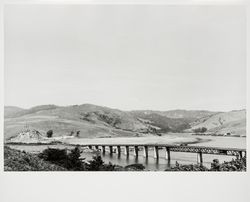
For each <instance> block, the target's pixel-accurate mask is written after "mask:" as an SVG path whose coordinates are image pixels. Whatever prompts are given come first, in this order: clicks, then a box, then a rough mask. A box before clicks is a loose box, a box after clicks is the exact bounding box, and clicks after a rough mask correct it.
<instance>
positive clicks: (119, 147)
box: [117, 146, 121, 156]
mask: <svg viewBox="0 0 250 202" xmlns="http://www.w3.org/2000/svg"><path fill="white" fill-rule="evenodd" d="M117 154H118V156H120V155H121V146H117Z"/></svg>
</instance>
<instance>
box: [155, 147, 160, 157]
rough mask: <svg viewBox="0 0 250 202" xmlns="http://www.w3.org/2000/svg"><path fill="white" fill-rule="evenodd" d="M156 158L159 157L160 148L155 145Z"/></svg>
mask: <svg viewBox="0 0 250 202" xmlns="http://www.w3.org/2000/svg"><path fill="white" fill-rule="evenodd" d="M154 158H155V159H158V158H159V149H158V146H154Z"/></svg>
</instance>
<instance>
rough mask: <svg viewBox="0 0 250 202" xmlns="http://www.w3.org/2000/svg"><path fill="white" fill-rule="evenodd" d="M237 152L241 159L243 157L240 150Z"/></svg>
mask: <svg viewBox="0 0 250 202" xmlns="http://www.w3.org/2000/svg"><path fill="white" fill-rule="evenodd" d="M239 154H240V159H242V157H243V154H242V151H239Z"/></svg>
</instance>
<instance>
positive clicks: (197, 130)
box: [193, 127, 207, 133]
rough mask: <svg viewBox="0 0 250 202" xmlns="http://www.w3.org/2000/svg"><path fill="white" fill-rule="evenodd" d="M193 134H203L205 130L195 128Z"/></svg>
mask: <svg viewBox="0 0 250 202" xmlns="http://www.w3.org/2000/svg"><path fill="white" fill-rule="evenodd" d="M193 131H194V132H195V133H205V132H206V131H207V128H205V127H202V128H196V129H194V130H193Z"/></svg>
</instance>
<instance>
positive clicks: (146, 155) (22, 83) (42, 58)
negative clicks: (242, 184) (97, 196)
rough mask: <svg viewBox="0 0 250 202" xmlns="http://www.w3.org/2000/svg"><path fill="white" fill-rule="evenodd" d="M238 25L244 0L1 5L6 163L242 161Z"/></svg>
mask: <svg viewBox="0 0 250 202" xmlns="http://www.w3.org/2000/svg"><path fill="white" fill-rule="evenodd" d="M246 35H247V34H246V9H245V7H244V6H241V5H164V4H163V5H160V4H91V3H88V4H79V5H77V4H70V3H68V4H7V5H5V6H4V123H3V124H4V133H3V137H2V138H3V148H4V160H3V161H4V172H11V171H50V172H54V171H70V172H75V171H78V172H79V171H81V172H90V171H112V172H116V171H118V172H119V171H120V172H132V171H136V172H154V171H155V172H173V171H175V172H183V171H185V172H187V171H191V172H202V171H205V172H204V175H205V173H207V172H211V171H219V172H232V171H236V172H246V170H247V168H246V167H247V166H246V157H247V155H246V153H247V151H246V138H247V137H246V136H247V135H246V133H247V132H246V99H247V97H246V92H247V88H246V82H247V80H246ZM187 175H188V173H187Z"/></svg>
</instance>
